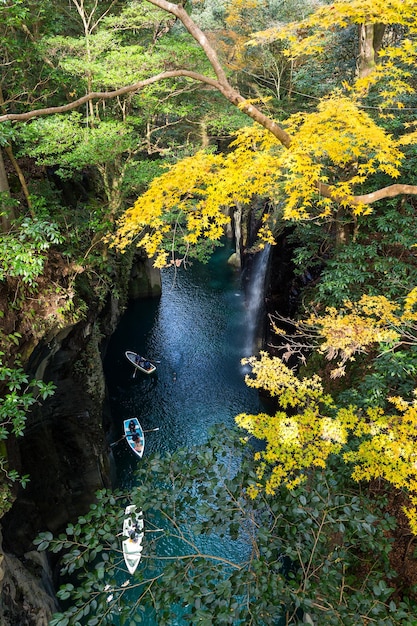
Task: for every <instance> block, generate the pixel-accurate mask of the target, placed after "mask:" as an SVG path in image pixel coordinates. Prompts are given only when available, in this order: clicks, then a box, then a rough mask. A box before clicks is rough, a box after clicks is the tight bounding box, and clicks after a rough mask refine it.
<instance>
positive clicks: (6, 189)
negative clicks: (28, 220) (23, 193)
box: [0, 149, 14, 233]
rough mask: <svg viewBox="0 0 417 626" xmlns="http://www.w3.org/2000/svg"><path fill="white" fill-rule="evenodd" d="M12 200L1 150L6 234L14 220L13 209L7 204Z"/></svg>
mask: <svg viewBox="0 0 417 626" xmlns="http://www.w3.org/2000/svg"><path fill="white" fill-rule="evenodd" d="M8 198H10V188H9V181H8V180H7V174H6V168H5V167H4V159H3V151H2V150H1V149H0V212H1V231H2V232H3V233H6V232H7V231H8V230H9V228H10V221H11V220H12V219H13V218H14V212H13V208H12V207H11V206H10V203H9V202H7V200H8Z"/></svg>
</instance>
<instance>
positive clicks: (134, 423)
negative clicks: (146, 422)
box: [123, 417, 145, 459]
mask: <svg viewBox="0 0 417 626" xmlns="http://www.w3.org/2000/svg"><path fill="white" fill-rule="evenodd" d="M123 428H124V431H125V438H126V441H127V443H128V444H129V446H130V448H131V449H132V451H133V452H134V453H135V454H136V456H138V457H139V458H140V459H141V458H142V457H143V452H144V450H145V435H144V433H143V429H142V426H141V425H140V424H139V420H138V418H137V417H132V418H131V419H128V420H124V421H123Z"/></svg>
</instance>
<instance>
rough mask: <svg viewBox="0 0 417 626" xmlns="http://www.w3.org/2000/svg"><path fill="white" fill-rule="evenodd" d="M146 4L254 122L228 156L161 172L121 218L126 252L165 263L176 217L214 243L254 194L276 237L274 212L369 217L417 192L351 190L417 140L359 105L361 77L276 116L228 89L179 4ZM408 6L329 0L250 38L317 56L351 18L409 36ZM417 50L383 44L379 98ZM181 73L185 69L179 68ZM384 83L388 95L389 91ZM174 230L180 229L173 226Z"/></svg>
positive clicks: (388, 169) (414, 24)
mask: <svg viewBox="0 0 417 626" xmlns="http://www.w3.org/2000/svg"><path fill="white" fill-rule="evenodd" d="M150 1H151V3H152V4H155V5H156V6H158V7H160V8H162V9H165V10H168V11H169V12H172V13H174V14H175V15H176V16H177V17H179V19H181V21H182V22H183V24H184V26H185V27H186V28H187V29H188V31H189V32H190V33H191V34H192V35H193V37H194V38H195V39H196V40H197V41H198V43H199V44H200V45H201V47H202V48H203V49H204V50H205V52H206V54H207V57H208V58H209V60H210V63H211V65H212V67H213V69H214V73H215V75H216V79H212V78H207V77H204V76H200V75H199V76H197V75H193V77H195V78H196V79H197V80H202V81H203V82H207V83H209V84H210V85H212V86H215V87H216V88H218V89H219V90H220V91H221V93H222V94H223V95H224V96H225V97H226V98H227V99H228V100H229V101H230V102H232V103H233V104H234V105H235V106H238V107H239V108H240V109H241V110H242V111H243V112H244V113H246V114H247V115H248V117H250V118H251V119H252V120H254V122H255V124H254V125H253V126H251V127H248V128H244V129H241V131H240V132H239V133H238V134H237V137H236V139H235V141H234V143H233V144H232V146H231V147H232V148H233V153H228V154H226V155H216V156H214V155H212V154H207V153H203V152H199V153H198V154H196V155H195V156H193V157H189V158H187V159H185V160H184V161H183V162H181V163H178V164H176V165H174V166H173V167H172V168H171V169H170V170H169V172H167V173H166V174H163V175H162V176H161V177H160V178H159V179H158V181H156V182H155V183H153V184H152V185H151V186H150V188H149V190H148V191H147V192H146V193H145V194H144V195H143V196H142V197H141V198H139V199H138V200H137V202H136V203H135V205H134V207H132V209H129V210H128V211H127V212H126V213H125V215H124V216H123V217H122V219H121V221H120V223H119V225H118V231H117V233H116V236H115V238H114V240H113V243H114V245H116V246H118V247H119V248H120V249H121V250H123V249H125V247H126V245H128V244H129V243H131V242H132V241H133V240H135V241H137V242H138V243H139V244H140V245H143V246H144V247H145V249H146V250H147V252H148V254H149V255H150V256H153V257H154V259H155V263H156V265H159V266H162V265H163V264H164V263H165V262H166V261H167V253H166V252H164V250H163V245H162V244H163V241H164V238H165V236H166V235H167V233H168V231H169V225H168V224H169V223H171V224H172V223H175V225H176V224H177V220H178V219H179V216H181V223H182V225H183V228H184V240H185V242H186V243H187V245H195V244H197V243H198V242H199V241H200V240H201V239H202V238H203V239H204V238H206V239H207V238H211V237H212V238H213V239H218V237H219V236H220V234H221V232H222V228H223V227H224V225H225V223H226V222H227V221H228V219H229V215H230V213H231V208H232V207H234V206H236V204H237V203H239V204H240V205H242V204H244V205H250V203H251V202H252V201H253V199H254V198H259V197H263V198H267V199H268V201H269V202H270V206H271V207H273V215H271V213H269V214H268V215H267V216H265V224H264V228H263V230H262V235H263V236H264V238H265V239H266V240H267V241H272V240H273V233H272V230H271V229H270V228H269V224H268V219H269V218H271V220H270V223H273V222H274V221H276V219H277V216H278V217H279V219H284V220H302V219H311V218H312V217H313V218H316V217H325V218H329V216H330V217H331V216H332V213H333V212H334V211H335V210H336V209H337V208H338V207H340V206H343V207H344V208H345V209H350V210H351V211H352V213H353V214H354V215H359V214H366V213H368V212H369V211H370V210H371V208H370V205H371V204H372V203H373V202H375V201H376V200H378V199H381V198H384V197H392V196H395V195H398V194H401V193H416V192H417V188H415V187H413V186H412V185H404V184H392V185H389V186H388V187H385V188H383V189H378V190H377V191H375V192H370V193H367V194H362V195H357V190H358V189H359V188H361V187H362V186H363V185H364V183H366V182H367V181H369V180H370V177H372V176H373V175H374V174H376V173H383V174H384V175H387V176H388V177H389V178H391V179H395V178H397V177H398V176H399V174H400V167H401V164H402V161H403V158H404V154H403V147H404V145H407V144H410V143H415V142H416V141H417V133H415V131H414V129H412V128H409V129H407V130H404V133H402V134H401V136H400V137H399V138H396V139H394V137H393V136H391V135H390V134H389V133H387V132H386V131H385V130H384V129H383V128H382V127H381V126H380V125H378V123H377V122H376V121H375V120H374V119H373V118H371V117H370V116H369V115H368V113H367V112H366V111H365V110H364V109H363V108H362V106H361V100H360V97H361V95H363V93H364V91H365V83H364V80H365V77H364V76H362V77H358V78H357V80H356V81H355V83H354V84H353V85H350V86H346V85H344V86H341V88H340V89H339V90H337V91H335V92H334V93H332V94H330V95H329V96H327V97H326V98H324V99H323V100H322V101H321V102H320V103H319V104H318V107H317V110H316V111H309V112H300V113H297V114H294V115H291V116H289V117H288V119H286V120H284V121H278V120H276V119H274V118H273V117H270V116H269V114H265V113H263V102H262V101H260V102H255V101H251V100H247V99H245V98H243V97H242V96H241V95H240V94H239V93H238V92H237V91H236V89H235V88H234V87H232V86H231V84H230V82H229V81H228V79H227V77H226V74H225V72H224V70H223V68H222V67H221V64H220V62H219V60H218V59H217V55H216V52H215V50H214V49H213V48H212V47H211V46H210V44H209V42H208V41H207V38H206V37H205V35H204V33H202V32H201V31H200V29H199V28H198V27H197V26H196V25H195V24H194V23H193V22H192V20H191V18H190V17H189V16H188V15H187V14H186V13H185V12H184V10H183V9H182V7H180V6H179V5H173V4H172V3H169V2H165V0H150ZM255 4H256V3H255ZM412 4H413V3H412V2H411V0H406V1H405V2H399V1H395V2H394V1H393V2H388V3H385V2H384V3H383V2H379V0H372V2H364V1H360V0H353V1H350V2H342V1H340V2H335V3H334V4H332V5H325V6H321V7H319V8H318V9H317V11H315V12H314V13H313V14H312V15H311V16H310V17H308V18H306V20H302V21H301V22H297V23H294V24H290V25H288V26H286V27H283V26H282V25H280V27H279V28H274V29H272V30H271V29H269V30H268V31H264V32H261V33H258V34H257V36H256V37H255V38H253V39H252V43H256V44H257V45H260V44H262V42H263V41H269V40H271V39H273V38H278V37H279V38H281V39H285V40H286V41H287V42H288V54H291V55H297V54H308V53H314V54H318V53H320V51H321V50H322V49H323V46H324V45H325V37H323V33H327V34H328V33H331V32H332V31H333V30H334V29H335V28H344V27H346V26H348V25H350V24H363V23H365V24H368V23H369V24H379V23H380V22H381V21H383V22H384V24H402V25H404V27H406V28H408V29H409V33H410V35H412V34H413V33H414V32H415V30H416V28H417V18H416V16H415V15H414V13H413V11H412V10H411V8H412V6H411V5H412ZM242 6H243V5H242V3H241V2H239V1H238V0H236V1H234V2H231V3H230V6H229V17H228V20H229V24H230V25H231V26H232V25H233V24H237V23H240V22H239V20H240V19H241V15H242V11H243V8H242ZM414 48H415V46H414V44H412V42H411V43H410V41H409V40H407V38H405V37H404V38H403V39H402V40H401V42H400V44H398V42H396V45H395V46H385V47H384V49H382V48H380V49H379V57H380V59H381V60H379V59H378V60H379V63H378V64H377V65H375V68H373V71H372V72H369V73H368V74H367V77H366V80H367V81H368V83H367V88H369V85H370V81H374V82H373V84H376V83H377V82H378V81H379V79H380V78H381V77H383V78H384V81H385V82H384V85H385V86H384V89H383V90H382V91H381V94H382V95H381V97H382V99H383V100H384V102H386V103H388V102H392V97H391V96H392V94H397V100H398V98H399V96H400V94H401V93H402V91H401V88H400V87H399V84H400V82H401V80H400V78H401V76H403V74H402V72H403V70H404V71H406V70H405V69H404V67H403V66H404V56H402V55H401V54H400V49H401V50H403V51H404V54H408V57H407V62H408V61H410V62H412V60H413V59H414V58H415V53H416V51H415V49H414ZM382 59H387V60H386V62H385V61H382ZM185 75H187V76H189V75H191V73H190V72H185ZM400 75H401V76H400ZM403 78H404V76H403ZM394 79H395V80H394ZM360 81H362V82H360ZM388 83H389V84H390V85H391V87H390V89H391V92H390V94H391V95H389V94H388V92H386V90H387V89H388V86H387V85H388ZM407 89H408V88H407ZM384 90H385V91H384ZM197 168H200V169H201V173H202V175H201V176H199V175H198V173H196V169H197ZM174 179H175V183H173V180H174ZM175 232H176V234H178V230H177V229H176V226H175Z"/></svg>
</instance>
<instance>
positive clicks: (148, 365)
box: [143, 361, 151, 370]
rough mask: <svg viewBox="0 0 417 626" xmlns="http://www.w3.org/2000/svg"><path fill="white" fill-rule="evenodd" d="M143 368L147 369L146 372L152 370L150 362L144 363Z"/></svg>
mask: <svg viewBox="0 0 417 626" xmlns="http://www.w3.org/2000/svg"><path fill="white" fill-rule="evenodd" d="M143 366H144V368H145V369H146V370H150V369H151V363H150V361H145V362H144V364H143Z"/></svg>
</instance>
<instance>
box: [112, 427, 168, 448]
mask: <svg viewBox="0 0 417 626" xmlns="http://www.w3.org/2000/svg"><path fill="white" fill-rule="evenodd" d="M157 430H159V427H158V428H150V429H149V430H144V431H143V433H154V432H156V431H157ZM133 435H134V433H132V434H131V435H130V434H129V435H123V437H120V439H118V440H117V441H113V443H111V444H110V448H113V446H115V445H116V444H118V443H119V442H120V441H122V439H126V437H133Z"/></svg>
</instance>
